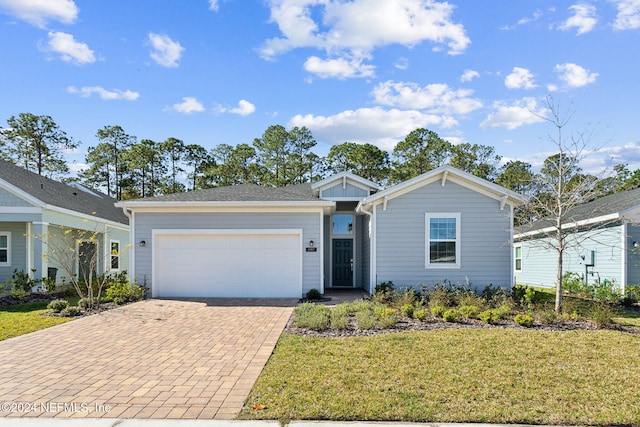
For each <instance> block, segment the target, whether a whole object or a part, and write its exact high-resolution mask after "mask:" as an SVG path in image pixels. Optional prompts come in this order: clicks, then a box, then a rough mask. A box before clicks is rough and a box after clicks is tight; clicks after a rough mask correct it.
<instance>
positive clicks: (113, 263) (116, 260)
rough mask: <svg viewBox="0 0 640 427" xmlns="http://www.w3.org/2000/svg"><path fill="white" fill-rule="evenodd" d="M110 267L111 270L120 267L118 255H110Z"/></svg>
mask: <svg viewBox="0 0 640 427" xmlns="http://www.w3.org/2000/svg"><path fill="white" fill-rule="evenodd" d="M111 268H112V269H113V270H117V269H119V268H120V257H118V256H113V255H112V256H111Z"/></svg>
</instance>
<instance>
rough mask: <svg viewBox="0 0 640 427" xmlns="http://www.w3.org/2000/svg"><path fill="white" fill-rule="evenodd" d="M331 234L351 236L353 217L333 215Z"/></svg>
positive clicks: (349, 215)
mask: <svg viewBox="0 0 640 427" xmlns="http://www.w3.org/2000/svg"><path fill="white" fill-rule="evenodd" d="M332 218H333V227H332V229H331V230H332V233H333V234H353V215H351V214H335V215H333V217H332Z"/></svg>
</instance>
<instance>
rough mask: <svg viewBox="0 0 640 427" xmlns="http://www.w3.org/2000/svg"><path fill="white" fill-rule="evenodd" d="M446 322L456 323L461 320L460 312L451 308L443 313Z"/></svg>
mask: <svg viewBox="0 0 640 427" xmlns="http://www.w3.org/2000/svg"><path fill="white" fill-rule="evenodd" d="M442 318H443V319H444V321H445V322H449V323H455V322H457V321H459V320H460V312H459V311H458V310H455V309H449V310H447V311H445V312H444V313H443V315H442Z"/></svg>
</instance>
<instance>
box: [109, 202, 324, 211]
mask: <svg viewBox="0 0 640 427" xmlns="http://www.w3.org/2000/svg"><path fill="white" fill-rule="evenodd" d="M115 206H116V207H119V208H127V209H129V210H132V211H137V212H151V211H172V212H198V211H203V210H206V211H211V210H224V211H231V210H234V209H235V210H240V211H242V212H246V211H252V210H253V211H270V212H291V211H310V210H311V211H313V210H316V209H324V208H334V207H335V202H331V201H317V202H316V201H309V202H289V201H275V202H271V201H270V202H174V201H172V202H160V201H157V202H156V201H149V202H118V203H116V204H115Z"/></svg>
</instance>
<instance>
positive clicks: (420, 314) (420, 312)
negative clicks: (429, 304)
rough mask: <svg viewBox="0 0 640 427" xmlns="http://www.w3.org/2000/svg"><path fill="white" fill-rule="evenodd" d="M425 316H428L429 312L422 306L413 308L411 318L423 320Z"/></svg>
mask: <svg viewBox="0 0 640 427" xmlns="http://www.w3.org/2000/svg"><path fill="white" fill-rule="evenodd" d="M427 317H429V313H428V311H427V310H426V309H425V308H424V307H421V308H417V309H415V310H413V318H414V319H416V320H424V319H426V318H427Z"/></svg>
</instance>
